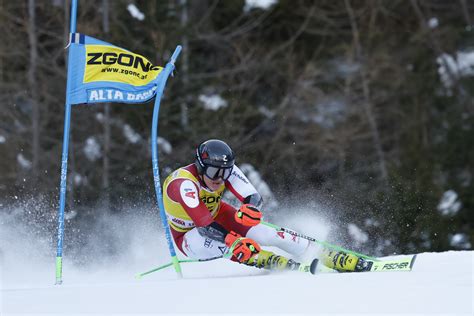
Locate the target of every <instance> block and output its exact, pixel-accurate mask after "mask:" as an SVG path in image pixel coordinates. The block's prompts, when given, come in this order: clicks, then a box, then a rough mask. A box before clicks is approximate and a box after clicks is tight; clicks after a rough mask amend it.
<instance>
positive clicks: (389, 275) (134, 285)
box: [1, 251, 474, 315]
mask: <svg viewBox="0 0 474 316" xmlns="http://www.w3.org/2000/svg"><path fill="white" fill-rule="evenodd" d="M473 253H474V252H473V251H458V252H454V251H450V252H444V253H423V254H420V255H418V258H417V261H416V262H415V265H414V268H413V271H411V272H378V273H377V272H374V273H358V274H356V273H352V274H350V273H345V274H338V273H331V274H329V273H328V274H319V275H310V274H300V273H296V272H287V273H280V274H268V273H265V272H262V271H256V270H255V269H252V268H250V267H245V266H242V265H238V264H233V263H231V262H228V261H224V260H220V261H214V262H207V263H189V264H187V265H185V266H183V269H184V276H185V277H184V279H180V280H178V279H177V278H176V277H175V274H174V271H173V270H172V269H170V270H168V271H162V272H156V273H155V274H151V275H149V276H148V277H145V279H142V280H135V279H134V278H133V272H134V271H113V270H108V271H105V270H104V271H95V272H94V273H92V272H90V273H89V272H87V271H83V272H77V271H75V272H72V271H67V270H66V271H65V276H66V277H65V282H64V284H63V285H61V286H55V285H52V278H50V282H49V283H25V284H22V285H21V284H15V282H12V283H10V282H8V283H6V284H4V283H3V282H2V290H1V312H2V315H17V314H58V315H73V314H84V313H87V314H98V315H118V314H120V315H123V314H131V315H138V314H161V313H164V314H175V313H176V314H178V313H179V314H194V313H200V314H220V315H223V314H238V315H253V314H255V315H262V314H287V315H294V314H345V315H352V314H369V313H370V314H374V315H384V314H392V315H393V314H403V315H407V314H410V315H431V314H437V315H439V314H446V315H473V311H474V308H473V298H474V296H473V278H474V273H473V270H474V267H473ZM25 259H27V258H25ZM32 269H34V267H32ZM2 272H3V273H8V271H5V270H3V271H2ZM43 272H44V271H43ZM49 272H50V274H49V276H53V269H51V271H49ZM12 279H14V278H12Z"/></svg>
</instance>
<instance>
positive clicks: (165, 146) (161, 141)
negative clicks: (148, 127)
mask: <svg viewBox="0 0 474 316" xmlns="http://www.w3.org/2000/svg"><path fill="white" fill-rule="evenodd" d="M156 143H157V144H158V147H159V148H161V149H162V150H163V152H164V153H165V154H168V155H169V154H171V153H172V152H173V146H171V143H170V142H169V141H167V140H166V139H165V138H163V137H159V136H158V138H157V139H156Z"/></svg>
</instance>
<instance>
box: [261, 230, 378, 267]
mask: <svg viewBox="0 0 474 316" xmlns="http://www.w3.org/2000/svg"><path fill="white" fill-rule="evenodd" d="M260 223H261V224H263V225H265V226H268V227H271V228H274V229H276V230H277V231H282V232H285V233H288V234H290V235H292V236H297V237H300V238H303V239H306V240H309V241H311V242H314V243H317V244H320V245H323V246H324V247H326V248H330V249H334V250H337V251H343V252H345V253H350V254H353V255H355V256H358V257H361V258H364V259H369V260H373V261H378V259H377V258H374V257H370V256H367V255H364V254H361V253H358V252H355V251H352V250H348V249H344V248H342V247H339V246H336V245H332V244H330V243H327V242H325V241H319V240H317V239H316V238H313V237H310V236H306V235H303V234H300V233H298V232H295V231H293V230H291V229H288V228H284V227H281V226H278V225H275V224H272V223H268V222H264V221H261V222H260Z"/></svg>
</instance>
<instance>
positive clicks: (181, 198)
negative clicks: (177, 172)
mask: <svg viewBox="0 0 474 316" xmlns="http://www.w3.org/2000/svg"><path fill="white" fill-rule="evenodd" d="M166 194H168V197H169V198H171V200H173V201H174V202H176V203H179V204H180V205H181V206H182V207H183V209H184V210H185V211H186V213H187V214H188V215H189V217H191V219H192V221H193V222H194V224H195V225H196V226H197V227H204V226H207V225H209V224H211V223H212V222H213V219H212V216H211V213H210V212H209V209H208V208H207V207H206V204H204V202H203V201H201V200H200V199H199V188H198V187H197V185H196V184H195V183H194V182H193V181H191V180H188V179H179V178H178V179H175V180H173V181H171V183H170V184H169V185H168V187H167V189H166Z"/></svg>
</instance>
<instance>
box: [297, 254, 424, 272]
mask: <svg viewBox="0 0 474 316" xmlns="http://www.w3.org/2000/svg"><path fill="white" fill-rule="evenodd" d="M415 260H416V255H413V256H411V257H404V258H401V259H383V258H380V259H379V260H378V261H373V260H366V261H367V262H368V265H367V268H366V269H365V270H363V271H344V272H341V271H337V270H334V269H331V268H328V267H326V266H324V265H322V264H320V265H319V264H318V263H319V261H318V259H314V260H313V262H312V263H311V264H310V265H304V264H302V265H301V267H300V269H299V271H302V272H310V273H312V274H320V273H337V272H341V273H349V272H357V273H358V272H388V271H411V270H412V268H413V265H414V264H415ZM307 267H309V269H307Z"/></svg>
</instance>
